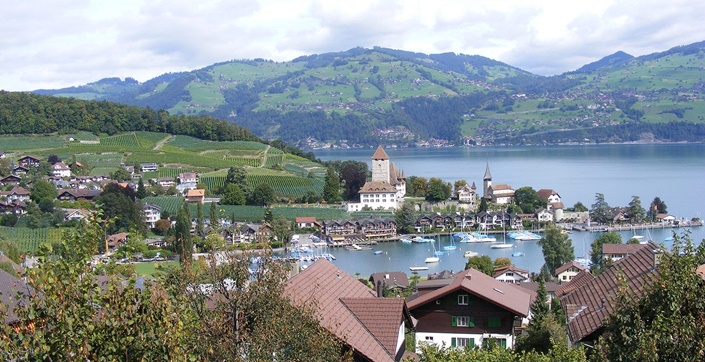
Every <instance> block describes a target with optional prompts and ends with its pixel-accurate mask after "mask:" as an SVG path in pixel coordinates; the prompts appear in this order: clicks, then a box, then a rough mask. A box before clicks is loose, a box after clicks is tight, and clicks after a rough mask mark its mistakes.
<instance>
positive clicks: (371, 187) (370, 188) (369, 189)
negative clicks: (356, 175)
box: [359, 181, 397, 194]
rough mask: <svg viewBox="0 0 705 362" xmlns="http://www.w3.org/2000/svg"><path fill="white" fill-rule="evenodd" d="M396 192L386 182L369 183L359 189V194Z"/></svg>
mask: <svg viewBox="0 0 705 362" xmlns="http://www.w3.org/2000/svg"><path fill="white" fill-rule="evenodd" d="M385 192H397V189H396V188H395V187H394V186H392V185H391V184H390V183H389V182H386V181H369V182H365V185H364V186H362V188H361V189H360V192H359V193H361V194H363V193H364V194H371V193H385Z"/></svg>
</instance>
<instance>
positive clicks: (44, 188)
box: [29, 180, 57, 204]
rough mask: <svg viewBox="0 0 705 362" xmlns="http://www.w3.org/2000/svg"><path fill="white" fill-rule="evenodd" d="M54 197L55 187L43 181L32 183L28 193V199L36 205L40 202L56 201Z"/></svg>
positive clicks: (55, 194)
mask: <svg viewBox="0 0 705 362" xmlns="http://www.w3.org/2000/svg"><path fill="white" fill-rule="evenodd" d="M56 196H57V193H56V187H54V185H52V184H51V183H49V182H47V181H44V180H37V181H36V182H34V186H33V187H32V191H31V192H30V193H29V198H30V199H32V201H34V202H36V203H37V204H39V203H40V202H42V200H49V201H53V200H55V199H56Z"/></svg>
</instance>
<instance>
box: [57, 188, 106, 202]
mask: <svg viewBox="0 0 705 362" xmlns="http://www.w3.org/2000/svg"><path fill="white" fill-rule="evenodd" d="M100 193H101V190H88V189H69V190H59V192H58V196H57V197H56V198H57V199H59V200H61V201H78V200H88V201H93V199H95V198H96V197H97V196H99V195H100Z"/></svg>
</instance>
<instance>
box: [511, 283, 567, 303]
mask: <svg viewBox="0 0 705 362" xmlns="http://www.w3.org/2000/svg"><path fill="white" fill-rule="evenodd" d="M518 285H519V286H520V287H522V288H524V289H527V290H529V291H531V292H533V293H536V291H538V290H539V282H523V283H521V284H518ZM543 287H544V288H545V289H546V302H550V301H551V300H552V299H553V298H555V297H556V291H557V290H558V289H559V288H560V287H561V285H560V284H558V283H556V282H544V283H543Z"/></svg>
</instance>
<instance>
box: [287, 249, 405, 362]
mask: <svg viewBox="0 0 705 362" xmlns="http://www.w3.org/2000/svg"><path fill="white" fill-rule="evenodd" d="M284 293H285V295H286V296H287V297H289V298H290V299H291V301H292V302H293V303H294V304H296V305H300V306H311V307H312V308H314V310H315V311H316V317H317V318H318V319H319V321H320V323H321V325H322V326H323V327H324V328H326V329H328V330H329V331H331V332H332V333H334V334H335V335H336V336H337V337H338V338H340V339H341V340H342V341H344V342H345V343H346V344H348V345H349V346H350V347H351V348H352V349H353V350H355V351H356V352H357V353H359V354H361V355H362V356H364V357H365V358H367V359H369V360H372V361H393V360H394V359H395V353H396V351H394V350H392V351H390V350H388V349H387V346H388V345H390V344H389V340H391V338H390V337H389V335H388V334H389V333H391V332H389V331H388V329H387V328H388V327H389V328H391V327H390V326H393V327H394V328H395V329H396V331H397V332H396V333H399V332H398V331H399V326H400V325H401V323H402V321H403V320H404V319H403V318H404V301H403V300H401V299H397V298H394V299H391V298H390V299H389V300H392V301H391V302H390V301H388V299H385V298H377V297H376V295H375V292H374V291H373V290H372V289H370V288H368V287H367V286H365V285H363V284H362V283H360V282H359V281H358V280H357V279H355V278H353V277H351V276H350V275H348V274H347V273H345V272H344V271H342V270H340V269H338V268H337V267H335V265H333V264H332V263H330V262H329V261H327V260H325V259H321V260H318V261H316V262H315V263H313V264H312V265H311V266H309V267H308V268H307V269H306V270H304V271H303V272H301V273H299V274H297V275H296V276H294V277H293V278H291V279H290V280H289V281H287V283H286V286H285V291H284ZM377 308H379V309H381V310H384V313H383V314H382V313H377V312H376V311H374V309H377ZM367 309H370V310H369V311H366V310H367ZM373 317H374V318H373ZM366 323H370V324H369V325H367V324H366ZM383 325H385V326H383ZM387 325H388V326H387ZM375 333H381V335H379V336H378V335H376V334H375ZM396 333H395V337H394V338H395V340H394V341H395V342H394V344H395V348H396V338H398V337H399V336H398V334H396Z"/></svg>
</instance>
